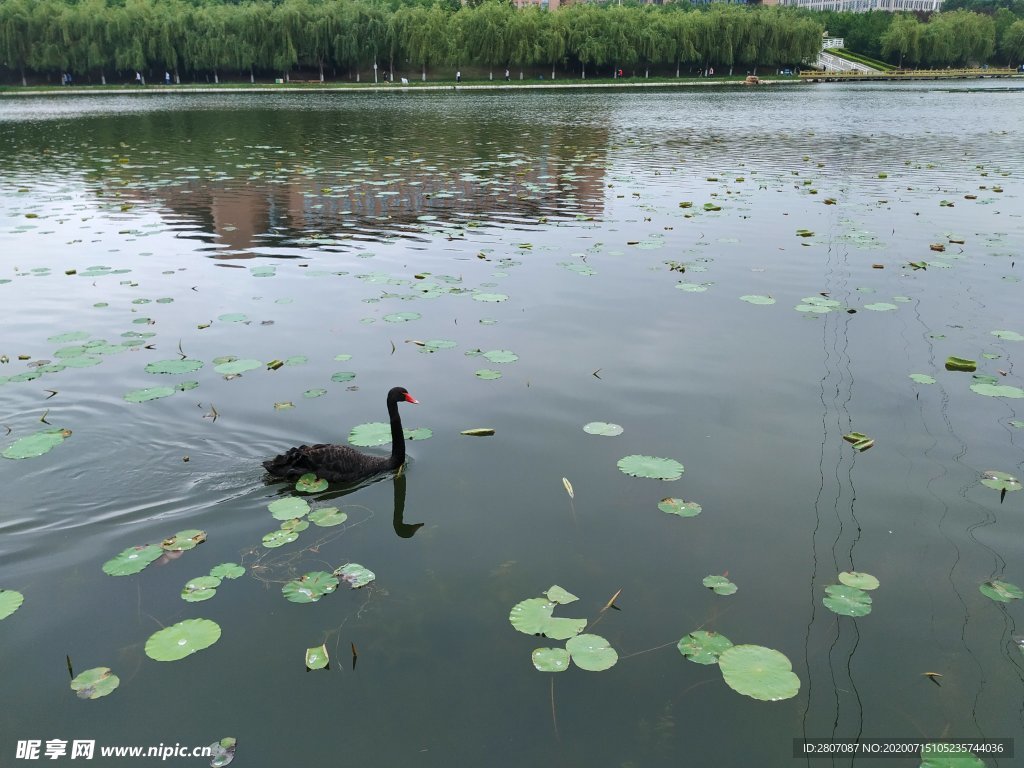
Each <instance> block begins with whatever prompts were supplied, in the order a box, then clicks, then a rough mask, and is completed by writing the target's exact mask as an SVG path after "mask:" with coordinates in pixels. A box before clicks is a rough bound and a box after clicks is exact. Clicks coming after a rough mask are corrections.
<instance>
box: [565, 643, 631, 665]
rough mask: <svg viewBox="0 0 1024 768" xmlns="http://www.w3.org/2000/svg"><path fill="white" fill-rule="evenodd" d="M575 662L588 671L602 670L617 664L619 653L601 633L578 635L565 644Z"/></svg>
mask: <svg viewBox="0 0 1024 768" xmlns="http://www.w3.org/2000/svg"><path fill="white" fill-rule="evenodd" d="M565 650H567V651H568V652H569V655H570V656H571V657H572V661H573V663H574V664H575V665H576V666H577V667H579V668H580V669H585V670H587V671H588V672H602V671H603V670H606V669H610V668H611V667H614V666H615V663H616V662H617V661H618V660H619V654H618V653H617V652H616V650H615V649H614V648H612V647H611V645H610V644H609V643H608V641H607V640H605V639H604V638H603V637H601V636H600V635H589V634H588V635H576V637H573V638H571V639H570V640H569V641H568V642H567V643H566V644H565Z"/></svg>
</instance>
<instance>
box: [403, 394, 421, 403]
mask: <svg viewBox="0 0 1024 768" xmlns="http://www.w3.org/2000/svg"><path fill="white" fill-rule="evenodd" d="M405 402H407V403H414V404H415V405H419V404H420V401H419V400H417V399H416V398H415V397H413V396H412V395H410V394H409V393H408V392H406V393H405Z"/></svg>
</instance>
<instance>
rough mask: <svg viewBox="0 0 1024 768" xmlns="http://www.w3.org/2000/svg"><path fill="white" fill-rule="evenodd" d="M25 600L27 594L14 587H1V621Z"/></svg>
mask: <svg viewBox="0 0 1024 768" xmlns="http://www.w3.org/2000/svg"><path fill="white" fill-rule="evenodd" d="M23 602H25V596H24V595H23V594H21V592H17V591H15V590H13V589H0V621H2V620H4V619H6V618H7V617H8V616H10V615H11V614H12V613H14V612H15V611H16V610H18V609H19V608H20V607H21V604H22V603H23Z"/></svg>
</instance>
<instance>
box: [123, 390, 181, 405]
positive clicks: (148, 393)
mask: <svg viewBox="0 0 1024 768" xmlns="http://www.w3.org/2000/svg"><path fill="white" fill-rule="evenodd" d="M177 391H178V390H177V389H175V388H174V387H147V388H146V389H134V390H132V391H131V392H128V393H126V394H125V396H124V399H125V400H127V401H128V402H129V403H144V402H146V401H147V400H158V399H159V398H161V397H170V396H171V395H173V394H174V393H175V392H177Z"/></svg>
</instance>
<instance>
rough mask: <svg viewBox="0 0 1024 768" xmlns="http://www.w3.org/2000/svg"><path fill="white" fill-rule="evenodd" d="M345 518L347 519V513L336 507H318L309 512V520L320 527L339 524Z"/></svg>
mask: <svg viewBox="0 0 1024 768" xmlns="http://www.w3.org/2000/svg"><path fill="white" fill-rule="evenodd" d="M346 520H348V513H347V512H342V511H341V510H340V509H338V508H337V507H318V508H317V509H314V510H313V511H312V512H310V513H309V522H311V523H313V524H314V525H319V526H320V527H321V528H330V527H331V526H334V525H341V524H342V523H344V522H345V521H346Z"/></svg>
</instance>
